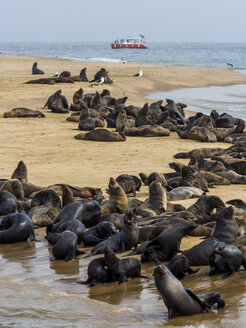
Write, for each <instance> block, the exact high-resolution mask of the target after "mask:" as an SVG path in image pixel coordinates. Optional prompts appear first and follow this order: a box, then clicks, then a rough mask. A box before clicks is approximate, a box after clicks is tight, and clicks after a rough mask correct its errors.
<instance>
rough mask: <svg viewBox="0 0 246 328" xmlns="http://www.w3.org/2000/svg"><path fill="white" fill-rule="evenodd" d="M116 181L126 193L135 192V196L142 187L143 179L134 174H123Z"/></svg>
mask: <svg viewBox="0 0 246 328" xmlns="http://www.w3.org/2000/svg"><path fill="white" fill-rule="evenodd" d="M116 181H117V182H118V184H119V185H120V186H121V188H122V189H123V190H124V191H125V193H126V194H130V193H133V196H134V197H136V191H139V190H140V187H141V180H140V179H139V178H138V177H136V176H134V175H129V174H121V175H119V176H118V177H117V178H116Z"/></svg>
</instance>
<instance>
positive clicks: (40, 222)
mask: <svg viewBox="0 0 246 328" xmlns="http://www.w3.org/2000/svg"><path fill="white" fill-rule="evenodd" d="M59 212H60V209H59V208H57V207H54V206H49V205H42V206H39V207H33V208H31V209H30V211H28V216H29V218H30V219H31V220H32V222H33V224H34V226H35V227H46V226H48V225H49V224H51V223H52V222H53V221H54V219H55V218H56V217H57V215H58V214H59Z"/></svg>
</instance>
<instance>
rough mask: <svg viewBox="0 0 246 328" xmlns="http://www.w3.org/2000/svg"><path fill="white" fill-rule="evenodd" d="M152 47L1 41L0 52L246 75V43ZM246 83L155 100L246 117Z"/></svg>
mask: <svg viewBox="0 0 246 328" xmlns="http://www.w3.org/2000/svg"><path fill="white" fill-rule="evenodd" d="M147 44H148V49H118V50H117V49H111V46H110V41H109V42H90V43H89V42H63V43H62V42H59V43H57V42H0V53H3V54H14V55H27V56H41V57H53V58H54V57H58V58H64V59H69V60H74V61H81V62H102V63H105V64H106V63H123V62H126V63H137V64H151V65H178V66H198V67H218V68H227V69H231V68H230V66H229V65H227V64H228V63H230V64H232V65H233V69H234V70H236V71H238V72H240V73H242V74H246V56H245V53H246V43H147ZM245 95H246V85H234V86H227V87H213V86H212V87H209V88H184V89H177V90H174V91H172V92H170V91H169V92H156V93H153V94H151V95H150V97H151V98H154V99H163V100H164V99H166V98H171V99H173V100H175V101H176V102H184V103H186V104H187V105H188V109H190V110H194V111H201V112H204V113H209V112H210V111H211V110H213V109H216V110H217V111H218V112H219V113H223V112H225V111H226V112H228V113H231V114H232V115H234V116H236V117H241V118H244V119H246V97H245Z"/></svg>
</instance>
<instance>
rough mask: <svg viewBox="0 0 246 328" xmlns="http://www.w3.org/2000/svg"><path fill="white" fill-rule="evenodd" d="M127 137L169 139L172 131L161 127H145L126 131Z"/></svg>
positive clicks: (131, 128)
mask: <svg viewBox="0 0 246 328" xmlns="http://www.w3.org/2000/svg"><path fill="white" fill-rule="evenodd" d="M125 135H126V136H129V137H167V136H169V135H170V130H169V129H165V128H163V127H162V126H160V125H143V126H140V127H130V128H126V129H125Z"/></svg>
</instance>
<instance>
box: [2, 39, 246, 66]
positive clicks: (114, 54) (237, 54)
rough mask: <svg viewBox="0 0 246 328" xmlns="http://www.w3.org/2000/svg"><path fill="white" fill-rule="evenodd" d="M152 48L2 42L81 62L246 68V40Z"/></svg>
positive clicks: (14, 50)
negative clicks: (124, 62) (242, 41)
mask: <svg viewBox="0 0 246 328" xmlns="http://www.w3.org/2000/svg"><path fill="white" fill-rule="evenodd" d="M147 45H148V49H135V50H134V49H118V50H117V49H116V50H115V49H114V50H113V49H111V46H110V40H109V42H96V43H94V42H91V43H88V42H87V43H86V42H66V43H62V42H59V43H55V42H53V43H51V42H49V43H48V42H39V43H35V42H0V52H1V53H5V54H17V55H33V56H44V57H57V56H58V57H60V58H67V59H72V60H77V61H89V62H112V63H114V62H115V63H120V62H122V61H126V62H128V63H143V64H156V65H183V66H206V67H227V65H226V64H227V63H232V64H233V65H234V68H235V69H246V56H245V53H246V44H245V43H151V42H148V40H147Z"/></svg>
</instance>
